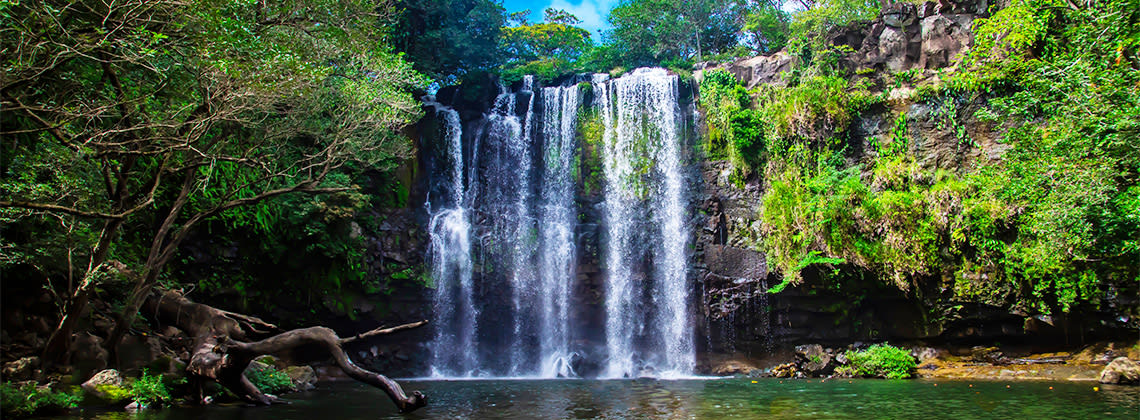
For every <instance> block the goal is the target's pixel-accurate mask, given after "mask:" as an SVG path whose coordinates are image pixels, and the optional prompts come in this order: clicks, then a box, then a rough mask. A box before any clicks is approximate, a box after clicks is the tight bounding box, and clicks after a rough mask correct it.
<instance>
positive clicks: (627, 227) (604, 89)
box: [595, 69, 696, 378]
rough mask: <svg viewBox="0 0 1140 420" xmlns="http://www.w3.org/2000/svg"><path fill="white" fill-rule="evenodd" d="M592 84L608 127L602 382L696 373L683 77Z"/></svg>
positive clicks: (645, 76)
mask: <svg viewBox="0 0 1140 420" xmlns="http://www.w3.org/2000/svg"><path fill="white" fill-rule="evenodd" d="M595 85H596V86H595V91H597V92H598V93H599V95H604V96H603V97H602V98H601V102H602V103H601V105H602V112H603V122H604V124H605V127H606V135H605V137H604V139H603V141H604V143H605V156H604V157H603V158H604V170H605V175H606V184H607V186H606V206H605V222H606V226H607V233H608V237H609V242H608V252H607V255H606V275H607V283H606V311H607V313H606V348H607V350H608V354H609V359H608V360H607V362H606V367H605V370H604V373H603V375H604V376H606V377H611V378H621V377H632V376H639V375H654V376H664V377H670V376H684V375H690V374H692V371H693V367H694V366H695V364H696V361H695V350H694V347H693V339H692V325H691V322H690V320H689V310H688V301H689V289H688V286H687V284H686V281H685V280H686V277H687V269H688V261H687V256H686V252H685V248H686V247H687V246H688V242H689V237H688V232H687V231H686V230H685V227H684V220H685V200H684V191H683V180H682V164H681V151H682V137H681V136H680V135H679V129H680V128H679V127H680V121H679V120H678V115H679V114H680V109H679V106H678V81H677V77H676V76H674V75H670V74H668V73H667V72H666V71H665V70H663V69H637V70H635V71H633V72H631V73H630V74H628V75H625V76H623V77H620V78H618V79H615V80H613V81H612V82H610V83H608V85H607V84H606V83H605V81H604V80H602V81H601V82H599V81H598V79H595ZM645 261H652V266H646V265H645V264H644V262H645ZM646 321H648V322H646Z"/></svg>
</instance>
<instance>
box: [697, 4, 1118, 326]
mask: <svg viewBox="0 0 1140 420" xmlns="http://www.w3.org/2000/svg"><path fill="white" fill-rule="evenodd" d="M834 4H838V3H831V5H834ZM1136 6H1137V4H1136V2H1135V1H1132V0H1119V1H1110V2H1103V3H1097V4H1095V5H1093V6H1092V7H1091V8H1087V9H1073V8H1070V7H1067V5H1065V4H1061V3H1057V2H1053V1H1038V0H1026V1H1015V2H1013V4H1011V6H1010V7H1008V8H1005V9H1001V10H999V11H997V12H996V13H994V15H993V16H992V17H990V18H988V19H982V20H979V21H978V22H977V23H976V27H975V34H976V37H977V41H976V44H975V48H974V49H972V52H971V53H970V55H969V56H968V57H967V58H966V59H965V60H964V61H963V62H962V63H960V64H959V66H958V68H957V71H953V72H950V73H949V74H946V75H944V77H943V78H942V80H944V81H945V82H943V83H941V84H939V85H934V86H920V87H919V89H918V91H917V93H916V95H915V98H914V99H915V100H916V101H920V102H924V103H925V104H926V105H928V106H929V109H930V110H931V112H930V113H929V114H928V115H929V116H930V120H929V122H931V123H933V125H934V127H935V128H936V129H938V130H942V131H946V132H949V133H950V134H951V135H952V136H953V137H954V138H956V139H957V143H958V153H959V154H966V153H968V151H969V149H974V148H986V147H989V146H987V145H984V144H982V143H981V139H975V138H973V137H972V136H971V134H970V133H969V132H967V130H966V123H965V118H967V117H968V115H967V114H966V113H965V112H964V110H965V109H964V107H965V106H967V105H968V104H970V103H971V102H974V103H977V102H978V101H988V104H986V105H987V106H985V107H983V108H981V109H980V110H979V111H977V112H975V113H974V117H976V118H977V119H978V121H979V122H982V123H990V124H993V125H994V126H995V127H1001V128H1000V130H997V131H999V135H998V137H997V138H996V139H992V140H993V141H994V142H995V143H1004V144H1006V145H1008V146H1006V147H1009V150H1008V151H1007V152H1005V153H1004V155H1003V156H1002V158H1001V159H1000V160H982V161H981V165H980V166H976V167H963V168H961V169H960V170H959V171H958V172H947V171H943V170H931V169H928V168H922V167H920V166H919V165H918V164H917V163H916V162H915V157H914V156H911V152H910V149H911V147H910V145H911V144H912V143H914V142H917V141H922V142H925V141H928V140H926V139H920V138H917V135H918V133H917V132H915V131H914V130H913V128H914V123H915V121H912V120H910V119H909V118H908V117H907V115H906V114H904V113H899V114H896V117H895V119H894V121H893V124H892V126H891V129H890V131H889V133H888V134H887V135H885V136H880V137H873V138H870V139H868V142H869V143H870V146H871V148H872V150H874V152H875V159H874V160H873V161H872V162H870V166H869V168H868V170H865V171H864V170H860V169H856V168H858V167H847V165H849V164H847V163H844V162H843V161H842V160H840V159H837V157H840V156H839V155H838V152H840V151H841V150H840V149H839V148H838V147H837V146H836V145H837V143H836V142H837V140H836V139H837V137H838V138H839V140H838V141H839V142H842V136H844V135H846V132H847V131H848V126H849V123H850V121H852V119H853V118H854V117H855V116H856V115H858V114H859V113H860V112H862V111H864V110H867V109H870V107H871V106H873V105H875V104H877V103H879V102H880V101H881V99H880V97H878V96H876V95H871V94H870V92H866V91H860V89H861V88H860V87H858V86H855V88H856V89H855V93H854V94H852V93H851V89H850V88H849V84H848V83H847V82H846V81H845V79H843V78H842V77H839V76H842V74H840V73H838V72H837V69H835V68H832V67H831V64H827V63H830V62H831V60H832V58H829V54H832V52H835V51H833V50H834V49H833V48H831V47H826V46H822V45H819V44H813V42H812V41H811V39H812V38H811V36H806V37H805V36H802V35H804V34H807V35H811V34H817V35H818V34H822V33H825V32H826V30H827V29H826V28H827V27H828V25H825V24H824V22H829V21H834V22H839V23H843V22H850V21H851V20H852V19H858V18H859V16H860V15H861V14H864V13H863V12H862V11H861V10H864V11H865V10H870V7H871V6H870V5H867V6H866V8H860V7H855V8H851V9H850V10H839V9H829V5H828V4H827V3H825V4H824V5H823V7H820V8H816V9H813V10H812V11H809V12H805V13H801V14H799V15H797V16H796V19H795V22H794V23H793V33H794V34H797V36H799V38H797V39H796V40H795V41H793V42H792V44H794V45H793V48H792V49H793V50H795V49H798V51H799V53H800V54H801V58H802V59H803V60H802V61H803V63H804V64H805V66H804V67H801V68H798V69H796V70H795V71H793V73H792V74H791V75H790V82H791V83H790V87H788V88H765V89H762V90H760V91H759V92H757V96H756V103H757V107H758V109H759V110H761V112H762V115H763V120H764V121H766V122H767V123H768V124H769V129H768V130H767V131H766V132H765V135H766V148H767V151H768V154H769V156H770V157H771V158H770V159H769V163H768V165H767V167H766V168H765V175H766V178H767V179H769V180H770V182H771V189H770V191H769V193H768V194H767V195H766V197H765V201H764V203H763V205H762V210H761V214H762V215H763V218H764V221H765V225H766V226H765V229H767V230H768V231H767V232H766V233H767V236H766V237H765V241H764V243H763V247H764V248H765V251H766V252H767V253H768V255H769V257H770V258H771V262H772V264H773V267H774V268H776V269H778V270H779V271H780V272H781V273H783V274H784V275H785V284H780V285H778V286H777V287H775V288H773V289H774V290H777V289H781V288H783V287H785V286H786V284H788V283H794V282H795V281H798V280H797V279H798V277H797V276H798V274H797V272H798V271H799V270H802V269H803V268H804V267H806V265H804V264H801V263H802V262H808V264H830V262H821V261H819V260H818V259H819V258H837V259H842V260H843V261H846V262H847V263H850V264H854V265H857V266H860V267H864V268H867V269H870V270H872V271H874V272H875V273H877V274H878V275H879V276H880V278H882V279H884V280H885V282H886V283H888V284H892V285H893V286H895V287H897V288H899V289H900V290H904V291H905V290H911V289H912V288H913V287H914V286H915V284H916V283H917V279H924V278H925V279H929V278H932V277H934V276H937V275H938V274H937V273H939V272H940V271H941V272H943V273H945V272H947V271H952V272H954V278H955V284H954V293H955V297H956V298H959V299H963V300H970V301H978V302H985V303H988V304H995V305H1013V306H1016V307H1020V308H1023V309H1025V310H1029V311H1033V312H1038V313H1051V312H1055V311H1061V312H1069V311H1072V310H1073V309H1074V308H1076V307H1080V306H1084V307H1096V306H1097V305H1098V304H1100V300H1101V298H1102V296H1105V294H1106V293H1118V291H1119V290H1135V288H1136V287H1137V281H1138V279H1140V273H1138V272H1137V267H1136V265H1135V264H1134V262H1135V261H1137V260H1140V253H1138V249H1137V240H1136V239H1135V238H1137V237H1140V224H1138V223H1137V222H1138V220H1137V219H1138V218H1137V217H1136V216H1135V214H1137V213H1136V208H1137V204H1136V203H1137V198H1136V196H1137V191H1138V187H1137V180H1138V178H1140V175H1138V171H1140V152H1138V150H1140V148H1137V147H1136V138H1138V136H1140V118H1137V116H1138V115H1140V95H1136V94H1135V93H1136V86H1138V85H1140V55H1138V53H1137V51H1138V49H1140V29H1138V28H1140V25H1137V24H1136V23H1137V22H1140V8H1137V7H1136ZM833 13H840V14H842V15H843V16H848V17H849V18H848V17H842V16H839V15H836V16H838V17H836V16H833V17H830V18H827V19H822V20H817V21H813V20H812V19H816V18H817V17H818V16H823V15H827V14H833ZM813 22H815V23H813ZM838 52H840V53H842V52H841V51H838ZM914 76H915V75H914V74H911V73H906V72H904V73H899V74H896V75H894V81H895V82H896V83H897V84H900V85H901V84H903V83H908V84H909V83H912V82H913V77H914ZM702 87H703V86H702ZM981 132H982V133H983V134H984V133H985V131H984V130H983V131H981ZM982 153H983V154H985V153H992V152H991V151H989V150H983V151H982ZM789 279H791V280H789ZM1113 290H1115V291H1116V292H1113ZM777 291H778V290H777ZM1130 313H1131V312H1130Z"/></svg>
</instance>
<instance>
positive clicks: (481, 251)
mask: <svg viewBox="0 0 1140 420" xmlns="http://www.w3.org/2000/svg"><path fill="white" fill-rule="evenodd" d="M580 80H583V79H582V77H576V78H572V79H571V80H568V81H566V82H565V83H562V84H561V85H553V86H545V87H541V86H536V83H535V81H534V79H533V77H531V76H527V77H525V78H524V79H523V81H522V83H521V84H520V85H519V88H518V90H517V92H512V91H511V90H510V89H508V88H506V87H505V86H500V87H499V93H498V95H497V96H496V97H495V100H494V102H493V105H492V107H491V109H490V110H488V111H487V112H486V113H485V114H483V116H482V118H480V119H475V120H471V121H468V122H463V123H462V124H461V122H460V118H459V114H458V113H457V112H456V111H455V110H453V109H451V108H448V107H446V106H443V105H441V104H438V103H435V102H432V101H425V104H426V105H428V106H429V107H433V108H434V109H435V110H436V113H435V115H436V117H437V118H436V120H438V121H440V123H441V124H440V125H441V126H442V127H441V129H440V136H439V141H438V145H437V147H436V149H440V150H439V152H438V153H437V155H438V156H434V160H433V162H434V164H433V165H432V166H431V167H432V176H433V178H432V179H433V190H432V191H433V193H434V194H436V196H435V197H434V199H435V200H434V201H433V200H429V204H428V206H427V207H428V212H429V216H430V220H431V222H430V225H429V234H430V239H431V248H430V253H429V263H430V264H431V268H432V271H431V272H432V275H433V278H434V280H435V283H436V293H435V306H434V309H435V315H434V319H433V323H434V326H435V329H436V335H435V339H434V342H433V343H432V344H431V348H430V350H431V352H432V357H431V360H430V363H431V374H432V376H435V377H484V376H508V375H509V376H515V377H534V378H557V377H576V376H580V375H582V374H585V375H589V376H601V377H609V378H622V377H634V376H639V375H653V376H662V377H676V376H684V375H690V374H692V371H693V367H694V365H695V356H694V349H693V339H692V334H693V326H692V325H691V320H690V318H691V310H690V308H689V301H690V298H689V285H688V283H687V281H686V280H687V275H688V271H687V268H688V262H687V258H688V252H687V250H688V246H689V232H688V227H687V226H686V224H685V221H686V220H687V217H688V215H687V201H686V194H685V188H684V176H683V174H684V173H685V165H686V164H685V160H684V156H683V155H684V150H685V146H684V144H685V143H684V139H685V136H684V135H683V131H682V130H683V129H684V127H686V125H685V122H684V121H682V118H681V117H680V115H681V112H680V105H679V103H678V101H679V93H678V92H679V87H678V79H677V77H676V76H674V75H670V74H668V73H667V72H666V71H665V70H662V69H638V70H635V71H634V72H631V73H630V74H628V75H626V76H623V77H620V78H616V79H610V78H609V76H607V75H592V76H589V77H588V78H587V79H585V80H586V81H587V82H588V83H584V84H583V85H586V86H587V87H588V88H590V89H589V90H583V89H582V88H580V85H579V84H578V83H576V82H578V81H580ZM584 99H591V100H589V101H586V102H583V100H584ZM583 108H587V109H588V110H589V111H590V113H588V114H586V115H588V116H593V115H595V112H596V116H597V118H598V120H591V121H598V122H595V123H593V124H599V123H600V125H601V126H602V127H603V128H602V129H600V136H601V137H602V138H601V139H595V140H594V141H597V145H596V146H593V147H595V149H593V150H598V149H596V148H598V147H600V151H601V153H600V159H601V160H602V161H601V162H600V166H601V170H600V172H601V173H602V175H603V176H604V180H602V182H603V184H604V188H603V189H602V191H601V194H600V195H598V194H597V193H591V194H593V195H592V197H594V198H592V200H595V201H599V200H600V205H599V206H598V207H591V209H593V208H596V209H597V210H596V212H595V213H590V211H588V210H587V209H586V208H584V207H582V205H581V204H580V203H579V202H578V201H576V198H577V197H578V193H579V191H578V184H577V182H578V181H579V180H581V179H584V178H581V177H583V176H584V175H582V173H581V171H583V168H584V167H583V166H581V165H583V161H582V160H583V159H586V158H587V157H586V156H585V155H584V154H583V152H582V151H583V150H584V149H582V147H585V146H582V145H579V144H578V142H577V139H578V137H579V135H580V134H581V133H579V132H578V129H579V127H578V125H579V117H580V112H581V111H582V110H583ZM465 115H467V114H465ZM590 118H593V117H590ZM595 126H597V125H595ZM464 127H467V128H469V129H473V132H472V133H470V134H469V135H466V136H465V135H464V133H463V132H462V130H463V128H464ZM464 141H467V142H468V143H467V144H466V147H467V149H465V144H464ZM465 151H466V153H465ZM465 158H466V159H465ZM593 159H595V160H594V161H593V162H597V160H596V159H598V158H593ZM594 168H597V166H594ZM595 191H596V190H595ZM433 206H434V207H435V208H433ZM588 214H594V215H595V216H588V217H587V218H590V217H592V218H593V219H598V218H600V219H601V220H592V219H591V220H592V222H600V223H601V228H600V229H599V233H598V237H597V238H593V237H589V238H592V239H589V241H597V242H596V243H595V242H589V243H590V244H594V245H590V246H591V247H593V248H584V249H587V250H588V249H596V250H598V251H599V253H598V255H595V256H593V257H591V258H596V260H594V261H595V263H593V264H597V265H600V266H601V267H602V272H601V273H596V272H595V274H592V275H593V276H594V277H590V275H583V274H581V273H578V270H577V268H578V264H579V261H578V256H579V253H580V252H583V251H582V250H579V249H578V243H579V241H580V240H581V239H580V238H579V237H578V236H579V230H580V227H581V226H583V225H580V220H579V218H580V217H582V216H580V215H588ZM588 222H590V221H588ZM586 226H595V225H593V224H590V225H586ZM589 229H591V231H592V229H594V228H593V227H591V228H589ZM579 278H583V279H589V278H594V279H597V280H591V282H590V283H585V284H583V283H579ZM580 304H585V305H593V306H587V308H594V309H592V310H588V311H587V312H589V313H587V314H583V313H582V308H580V307H577V306H575V305H580ZM603 313H604V314H603ZM601 330H604V338H603V337H601ZM595 331H597V333H595ZM586 358H590V359H591V360H586ZM582 363H586V364H587V365H588V366H590V368H589V369H593V370H589V369H587V371H588V373H584V372H586V371H583V370H582V369H581V368H580V367H581V366H582Z"/></svg>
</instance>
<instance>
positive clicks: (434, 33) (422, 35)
mask: <svg viewBox="0 0 1140 420" xmlns="http://www.w3.org/2000/svg"><path fill="white" fill-rule="evenodd" d="M395 7H396V9H397V10H400V11H401V12H402V13H400V15H399V17H398V19H397V21H396V23H395V25H394V28H393V30H392V34H393V43H394V44H395V47H396V49H397V50H398V51H401V52H404V53H405V54H406V57H407V59H408V60H409V61H411V62H413V63H415V66H416V70H418V71H420V72H423V73H425V74H427V75H429V76H431V77H432V78H434V79H436V80H437V81H441V82H443V83H444V84H454V83H457V82H459V81H460V80H461V79H465V78H466V77H465V76H467V74H468V73H472V72H479V71H486V70H491V69H494V68H495V67H497V66H499V65H500V64H502V60H503V58H504V55H503V54H500V53H499V42H500V36H501V35H502V32H501V31H502V27H503V26H504V24H506V22H507V18H508V15H507V11H506V9H504V8H503V6H502V5H501V2H498V1H494V0H443V1H440V0H399V1H397V2H396V5H395Z"/></svg>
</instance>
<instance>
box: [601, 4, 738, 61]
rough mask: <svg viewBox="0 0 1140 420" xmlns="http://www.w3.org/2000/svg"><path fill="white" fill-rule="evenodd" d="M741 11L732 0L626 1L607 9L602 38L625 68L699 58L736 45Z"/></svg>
mask: <svg viewBox="0 0 1140 420" xmlns="http://www.w3.org/2000/svg"><path fill="white" fill-rule="evenodd" d="M745 13H746V9H745V8H744V7H743V6H742V2H740V1H737V0H695V1H694V0H627V1H623V2H621V3H620V4H618V6H617V7H614V9H613V10H612V11H610V16H609V22H610V24H611V25H612V26H613V29H612V30H610V31H608V32H607V33H606V34H605V38H606V43H607V44H610V45H614V46H618V47H619V48H620V50H619V51H620V53H621V55H622V59H621V61H622V63H623V64H624V65H627V66H630V67H637V66H646V65H656V64H660V63H664V62H666V61H669V60H688V59H696V60H701V59H702V58H703V56H704V55H712V54H717V53H720V52H724V51H726V50H728V49H730V48H732V47H733V46H734V45H736V44H737V41H738V33H739V31H740V29H741V27H742V25H743V21H744V16H745Z"/></svg>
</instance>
